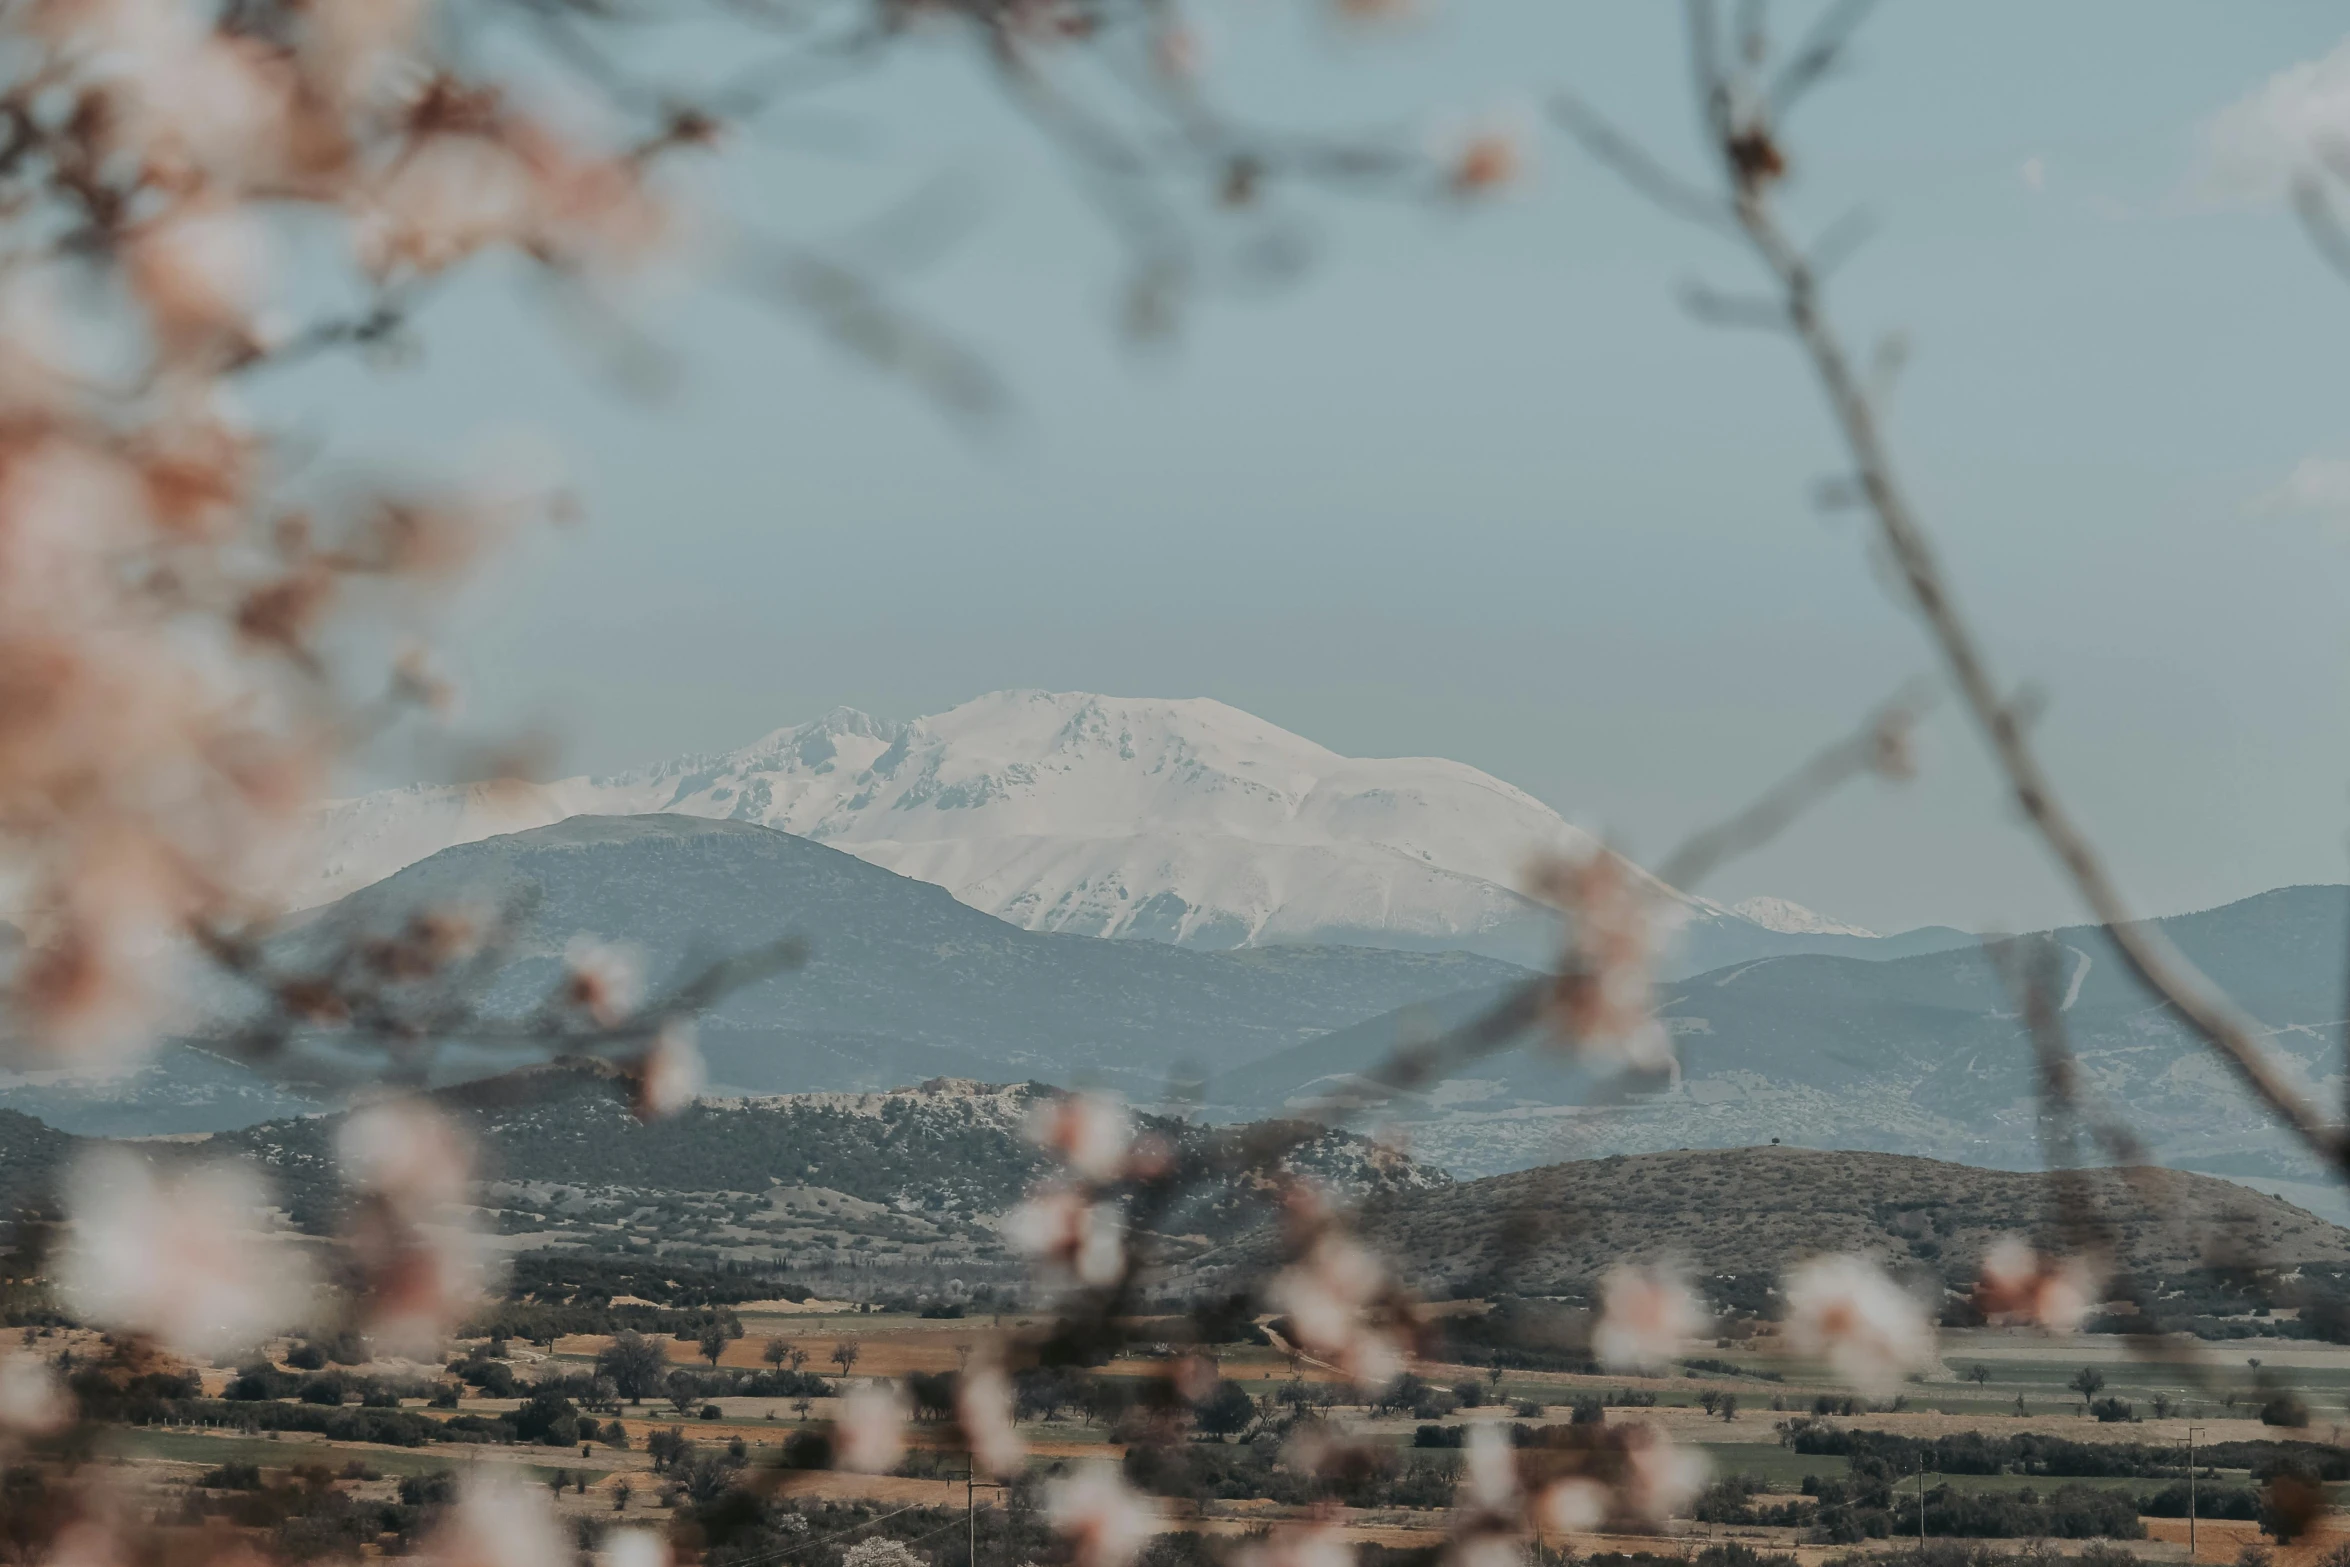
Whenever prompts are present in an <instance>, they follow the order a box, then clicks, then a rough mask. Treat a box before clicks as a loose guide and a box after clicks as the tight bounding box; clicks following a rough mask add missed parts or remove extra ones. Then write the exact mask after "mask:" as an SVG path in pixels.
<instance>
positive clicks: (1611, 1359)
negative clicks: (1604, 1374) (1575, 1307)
mask: <svg viewBox="0 0 2350 1567" xmlns="http://www.w3.org/2000/svg"><path fill="white" fill-rule="evenodd" d="M1599 1290H1600V1314H1599V1326H1598V1327H1596V1328H1594V1329H1593V1330H1592V1334H1591V1352H1592V1354H1593V1355H1595V1356H1596V1357H1598V1360H1599V1363H1600V1364H1601V1365H1602V1366H1605V1367H1606V1368H1607V1369H1608V1370H1610V1371H1649V1370H1654V1369H1656V1368H1658V1367H1661V1366H1664V1365H1666V1364H1668V1363H1669V1362H1671V1360H1672V1359H1673V1357H1674V1356H1676V1355H1678V1354H1680V1353H1681V1351H1682V1350H1683V1349H1684V1348H1685V1347H1686V1346H1687V1345H1688V1342H1689V1341H1690V1340H1691V1339H1692V1338H1694V1337H1696V1336H1697V1335H1698V1334H1699V1333H1701V1332H1703V1331H1704V1329H1705V1325H1706V1317H1705V1312H1704V1309H1703V1308H1702V1307H1700V1306H1699V1305H1698V1303H1697V1298H1696V1296H1694V1295H1692V1294H1691V1293H1690V1291H1689V1286H1688V1285H1687V1284H1686V1283H1685V1282H1683V1280H1682V1279H1681V1278H1680V1276H1679V1275H1678V1274H1676V1273H1674V1272H1672V1271H1671V1270H1669V1269H1665V1268H1658V1267H1631V1266H1626V1265H1621V1264H1619V1265H1618V1266H1616V1267H1613V1268H1610V1269H1609V1270H1608V1272H1607V1276H1606V1277H1605V1278H1603V1279H1602V1280H1601V1281H1600V1286H1599Z"/></svg>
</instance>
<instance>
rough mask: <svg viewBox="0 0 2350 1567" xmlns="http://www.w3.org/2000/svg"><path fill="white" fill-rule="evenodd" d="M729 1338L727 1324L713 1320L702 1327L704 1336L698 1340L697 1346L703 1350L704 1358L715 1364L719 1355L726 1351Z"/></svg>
mask: <svg viewBox="0 0 2350 1567" xmlns="http://www.w3.org/2000/svg"><path fill="white" fill-rule="evenodd" d="M727 1340H728V1334H727V1331H726V1324H725V1323H723V1322H713V1323H711V1324H710V1325H709V1326H708V1327H705V1328H703V1329H702V1336H701V1338H700V1339H699V1340H698V1341H697V1347H698V1348H699V1349H700V1350H701V1352H702V1358H703V1359H705V1360H707V1361H709V1362H710V1364H711V1365H713V1366H715V1365H717V1364H718V1357H719V1356H721V1355H723V1354H725V1353H726V1345H727Z"/></svg>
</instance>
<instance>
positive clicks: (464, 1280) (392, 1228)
mask: <svg viewBox="0 0 2350 1567" xmlns="http://www.w3.org/2000/svg"><path fill="white" fill-rule="evenodd" d="M348 1238H349V1241H350V1246H351V1256H352V1260H353V1261H355V1262H356V1263H357V1264H358V1265H359V1273H360V1282H361V1288H362V1290H363V1292H364V1294H365V1297H366V1298H365V1302H364V1305H365V1313H366V1324H367V1331H368V1332H369V1334H371V1335H372V1336H373V1337H374V1338H375V1340H376V1342H377V1345H378V1347H380V1348H382V1349H384V1350H386V1351H387V1352H391V1353H410V1354H426V1353H429V1352H431V1350H432V1349H433V1348H434V1347H435V1346H437V1345H438V1344H439V1342H440V1341H441V1340H442V1339H443V1338H445V1337H446V1336H447V1335H448V1333H449V1332H450V1330H452V1329H453V1328H455V1327H456V1326H457V1324H458V1323H459V1322H460V1321H461V1320H463V1318H464V1317H465V1315H466V1313H467V1312H469V1311H471V1310H472V1309H473V1308H474V1307H475V1306H477V1305H479V1304H480V1302H481V1298H482V1295H483V1293H484V1292H485V1291H486V1290H487V1289H488V1288H489V1285H490V1279H491V1266H490V1265H491V1261H492V1256H493V1254H492V1253H491V1251H490V1248H489V1243H488V1242H487V1241H486V1240H485V1239H484V1238H483V1237H482V1236H481V1235H479V1234H478V1233H476V1232H475V1231H474V1230H473V1229H472V1228H471V1227H470V1226H469V1225H467V1224H465V1223H464V1222H461V1220H460V1219H459V1218H458V1216H456V1215H447V1216H445V1217H444V1219H443V1220H442V1222H439V1223H426V1222H423V1221H420V1220H419V1219H418V1218H417V1217H416V1216H415V1215H412V1214H405V1213H401V1212H400V1211H398V1210H397V1209H395V1208H393V1207H392V1206H391V1205H390V1204H389V1203H385V1202H382V1201H373V1202H363V1203H361V1204H360V1205H359V1207H358V1209H357V1211H356V1212H355V1213H354V1214H353V1216H352V1221H351V1227H350V1234H349V1237H348Z"/></svg>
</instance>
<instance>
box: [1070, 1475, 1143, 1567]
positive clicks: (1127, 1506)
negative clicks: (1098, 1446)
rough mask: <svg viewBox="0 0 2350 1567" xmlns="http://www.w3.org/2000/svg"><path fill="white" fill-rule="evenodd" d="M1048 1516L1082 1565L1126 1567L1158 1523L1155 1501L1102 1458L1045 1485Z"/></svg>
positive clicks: (1078, 1562) (1086, 1566) (1079, 1564)
mask: <svg viewBox="0 0 2350 1567" xmlns="http://www.w3.org/2000/svg"><path fill="white" fill-rule="evenodd" d="M1044 1516H1045V1522H1046V1523H1047V1524H1048V1525H1050V1526H1051V1528H1052V1531H1053V1532H1054V1533H1055V1534H1057V1535H1059V1536H1060V1537H1061V1538H1062V1539H1063V1540H1066V1541H1067V1542H1068V1544H1069V1548H1070V1551H1071V1553H1072V1554H1073V1555H1074V1557H1075V1559H1076V1563H1077V1567H1126V1564H1127V1563H1128V1562H1130V1561H1132V1560H1133V1559H1134V1556H1135V1553H1136V1552H1138V1551H1140V1550H1141V1549H1142V1547H1143V1542H1145V1541H1146V1540H1148V1539H1149V1538H1150V1537H1151V1535H1152V1534H1153V1533H1154V1532H1155V1525H1156V1522H1157V1517H1156V1513H1155V1512H1154V1510H1153V1508H1152V1506H1151V1503H1150V1500H1149V1499H1148V1498H1147V1497H1144V1496H1142V1495H1140V1494H1139V1493H1137V1492H1136V1491H1135V1490H1134V1489H1133V1488H1132V1487H1130V1486H1128V1485H1127V1483H1126V1482H1125V1480H1124V1479H1123V1478H1121V1477H1120V1476H1119V1473H1118V1471H1117V1469H1116V1468H1115V1467H1114V1466H1112V1465H1110V1464H1107V1463H1103V1462H1100V1461H1098V1460H1094V1461H1089V1462H1086V1463H1082V1464H1079V1465H1077V1466H1076V1467H1075V1468H1074V1469H1072V1470H1071V1471H1070V1472H1069V1473H1067V1474H1064V1475H1058V1476H1056V1477H1054V1478H1053V1479H1052V1480H1050V1481H1048V1482H1046V1484H1045V1488H1044Z"/></svg>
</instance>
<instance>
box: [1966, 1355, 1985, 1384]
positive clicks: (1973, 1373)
mask: <svg viewBox="0 0 2350 1567" xmlns="http://www.w3.org/2000/svg"><path fill="white" fill-rule="evenodd" d="M1966 1379H1967V1380H1968V1381H1969V1382H1972V1383H1974V1384H1975V1386H1977V1387H1981V1386H1982V1385H1983V1384H1984V1383H1986V1382H1988V1381H1990V1380H1991V1368H1990V1367H1989V1366H1986V1365H1984V1364H1983V1363H1982V1362H1981V1361H1979V1360H1978V1361H1976V1362H1975V1363H1974V1364H1973V1365H1971V1366H1969V1367H1967V1370H1966Z"/></svg>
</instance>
